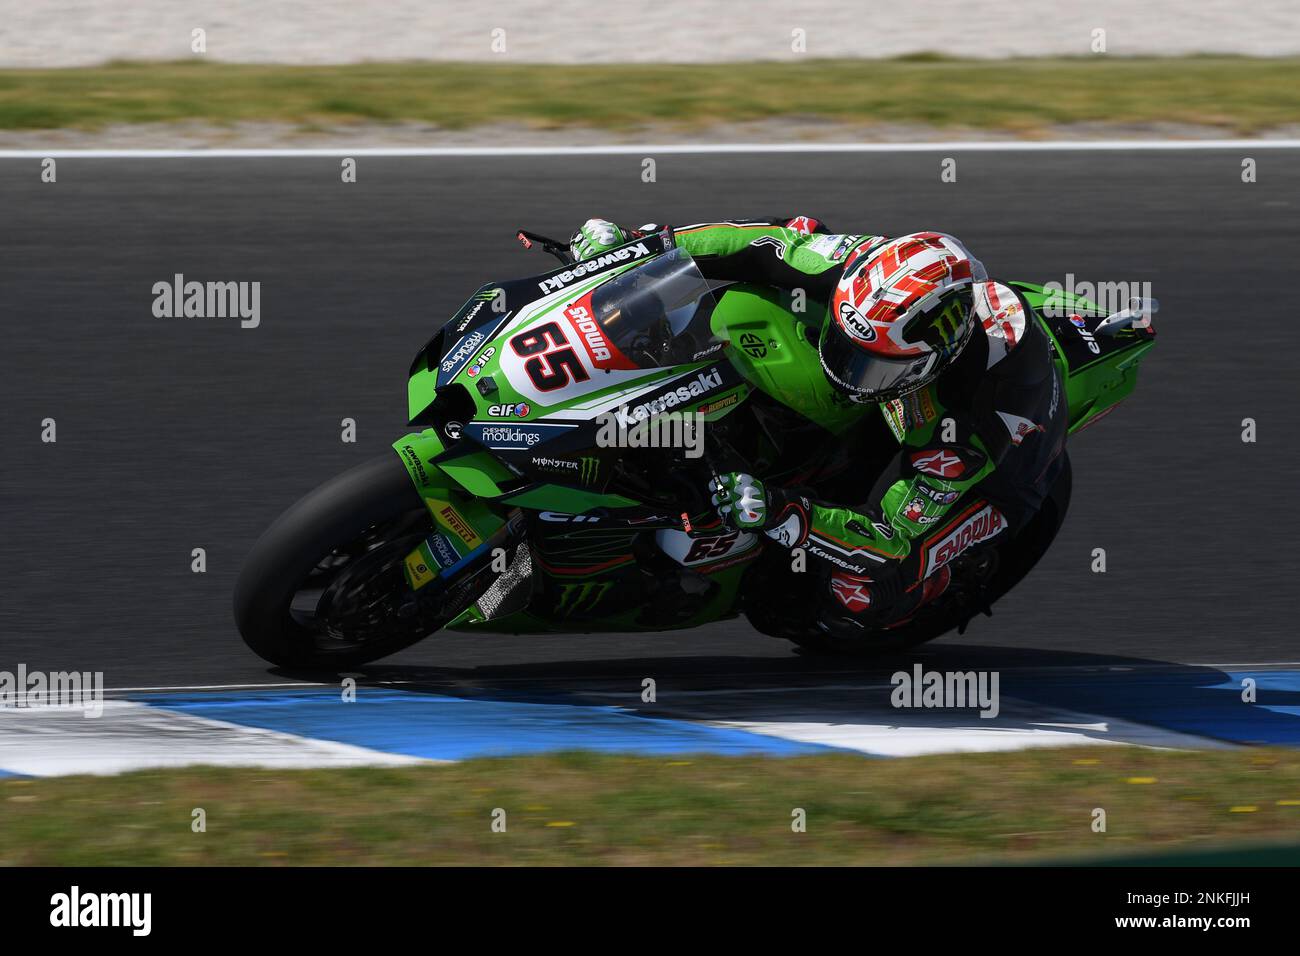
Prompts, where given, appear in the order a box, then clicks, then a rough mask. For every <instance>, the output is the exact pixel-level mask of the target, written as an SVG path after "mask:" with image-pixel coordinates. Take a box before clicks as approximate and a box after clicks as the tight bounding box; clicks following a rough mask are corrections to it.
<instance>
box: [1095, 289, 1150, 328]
mask: <svg viewBox="0 0 1300 956" xmlns="http://www.w3.org/2000/svg"><path fill="white" fill-rule="evenodd" d="M1159 309H1160V303H1159V302H1158V301H1156V300H1155V299H1139V298H1137V297H1136V296H1134V297H1133V298H1131V299H1129V300H1128V308H1126V309H1124V310H1123V311H1120V312H1116V313H1114V314H1113V315H1108V316H1106V318H1104V319H1102V320H1101V322H1100V323H1099V324H1098V325H1097V328H1095V329H1094V330H1093V335H1115V334H1117V333H1119V332H1122V331H1123V330H1124V329H1147V328H1150V327H1151V316H1153V315H1154V314H1155V313H1156V312H1157V311H1159Z"/></svg>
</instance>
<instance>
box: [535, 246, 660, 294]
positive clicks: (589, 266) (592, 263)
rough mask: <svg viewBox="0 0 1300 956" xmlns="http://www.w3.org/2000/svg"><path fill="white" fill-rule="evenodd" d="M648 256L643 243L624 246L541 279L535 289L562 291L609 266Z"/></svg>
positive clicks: (647, 249)
mask: <svg viewBox="0 0 1300 956" xmlns="http://www.w3.org/2000/svg"><path fill="white" fill-rule="evenodd" d="M648 255H650V250H649V248H647V246H646V244H645V243H644V242H638V243H637V244H636V245H634V246H624V247H623V248H621V249H615V250H613V251H612V252H607V253H605V254H604V255H600V256H597V257H596V258H594V259H588V260H586V261H585V262H577V263H574V265H573V268H572V269H565V270H564V271H563V272H560V273H558V274H556V275H553V276H550V277H549V278H546V279H543V280H542V281H541V282H539V283H537V288H539V289H541V290H542V291H543V292H555V291H556V290H557V289H563V288H564V287H565V286H566V285H568V284H569V283H571V282H575V281H577V280H578V279H581V278H582V277H583V276H586V275H591V274H593V273H596V272H600V271H602V270H604V269H606V268H608V267H609V266H614V265H618V264H619V263H621V262H627V261H628V260H630V259H640V258H642V257H643V256H648Z"/></svg>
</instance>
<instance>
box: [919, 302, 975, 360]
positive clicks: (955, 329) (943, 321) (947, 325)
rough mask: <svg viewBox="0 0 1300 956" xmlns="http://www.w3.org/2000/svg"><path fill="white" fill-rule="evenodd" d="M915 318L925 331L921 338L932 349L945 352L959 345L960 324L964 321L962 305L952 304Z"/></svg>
mask: <svg viewBox="0 0 1300 956" xmlns="http://www.w3.org/2000/svg"><path fill="white" fill-rule="evenodd" d="M917 318H918V319H919V320H921V321H920V323H918V324H920V325H921V328H923V329H924V330H925V331H924V332H922V333H921V338H922V339H923V340H924V341H926V342H928V343H930V345H931V346H933V347H934V348H936V349H938V350H940V351H945V352H946V351H948V350H951V349H954V348H956V347H957V346H958V345H959V344H960V343H961V338H962V323H963V322H964V321H965V319H966V306H965V305H964V304H963V303H961V302H952V303H949V304H948V305H947V306H945V307H944V308H942V309H939V310H937V311H935V312H931V313H924V312H923V313H922V314H921V315H920V316H918V317H917ZM925 319H929V322H925ZM904 334H907V333H904ZM913 334H914V333H913Z"/></svg>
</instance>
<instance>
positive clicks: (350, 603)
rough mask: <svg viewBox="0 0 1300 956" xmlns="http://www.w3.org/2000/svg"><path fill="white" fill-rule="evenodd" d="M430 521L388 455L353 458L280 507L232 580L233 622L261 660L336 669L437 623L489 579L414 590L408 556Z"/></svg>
mask: <svg viewBox="0 0 1300 956" xmlns="http://www.w3.org/2000/svg"><path fill="white" fill-rule="evenodd" d="M432 530H433V527H432V522H431V520H430V518H429V513H428V511H427V509H426V508H425V507H424V504H423V502H422V501H421V499H420V496H419V494H418V493H417V492H416V490H415V488H414V486H413V485H412V484H411V479H410V477H409V476H408V474H407V472H406V469H405V467H403V465H402V463H401V460H400V459H399V458H398V457H397V456H396V455H395V454H387V455H383V456H381V457H379V458H376V459H373V460H372V461H369V462H366V463H365V464H363V465H358V466H357V467H356V468H353V469H352V470H350V471H346V472H344V473H343V474H341V475H339V476H338V477H336V478H333V479H331V480H330V481H327V482H326V483H325V484H323V485H321V486H320V487H319V488H317V489H315V490H314V491H312V492H310V493H309V494H308V495H307V496H306V497H304V498H302V499H301V500H299V501H298V502H297V503H296V504H294V505H293V506H292V507H290V508H289V510H288V511H286V512H285V513H284V514H282V515H281V516H280V517H279V518H278V519H276V521H275V523H274V524H272V525H271V527H269V528H268V529H267V530H266V532H265V533H264V534H263V535H262V537H261V538H259V539H258V540H257V543H256V544H254V545H253V549H252V551H250V552H249V555H248V558H247V559H246V560H245V562H244V567H243V570H242V571H241V572H240V575H239V580H238V582H237V583H236V585H235V623H236V624H237V625H238V627H239V633H240V635H242V637H243V638H244V643H246V644H247V645H248V646H249V647H250V648H252V650H253V651H254V652H255V653H256V654H257V655H258V656H259V657H261V658H262V659H263V660H266V661H269V662H270V663H272V664H277V665H279V666H282V667H297V668H311V669H320V668H326V669H340V668H347V667H353V666H356V665H358V664H364V663H366V662H367V661H373V660H376V659H377V658H380V657H386V656H387V655H389V654H393V653H395V652H397V651H400V650H402V649H403V648H405V647H409V646H411V645H412V644H414V643H416V642H417V641H419V640H421V639H422V638H424V637H425V636H427V635H428V634H430V633H431V632H433V631H435V630H437V629H439V628H441V627H443V626H444V625H446V624H447V623H448V622H449V621H451V620H452V619H453V618H455V617H456V616H457V615H458V614H460V613H461V612H462V611H464V610H465V608H467V607H469V605H470V604H472V603H473V602H474V601H475V600H477V598H478V597H479V594H480V593H481V592H482V590H484V588H486V586H487V584H488V583H489V582H488V580H487V578H488V577H490V576H488V575H482V574H477V575H475V574H466V575H462V576H461V577H459V578H458V579H456V580H455V581H454V582H452V583H450V584H447V583H443V582H440V581H434V582H431V583H430V584H428V585H426V586H425V587H424V588H421V589H420V590H419V591H412V590H411V588H410V586H409V585H408V584H407V582H406V576H405V574H404V573H403V562H404V559H405V557H406V556H407V555H408V554H410V552H411V551H412V550H413V549H414V548H415V547H416V546H417V545H419V543H420V541H421V540H423V538H424V537H425V536H427V535H428V534H429V533H430V532H431V531H432Z"/></svg>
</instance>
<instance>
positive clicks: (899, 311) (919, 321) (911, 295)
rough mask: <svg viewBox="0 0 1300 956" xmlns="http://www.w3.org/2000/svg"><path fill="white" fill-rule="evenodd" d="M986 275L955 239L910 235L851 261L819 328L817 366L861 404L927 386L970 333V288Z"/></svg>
mask: <svg viewBox="0 0 1300 956" xmlns="http://www.w3.org/2000/svg"><path fill="white" fill-rule="evenodd" d="M987 278H988V274H987V273H986V272H985V270H984V266H983V265H982V264H981V263H980V261H979V260H978V259H976V258H975V257H974V256H972V255H971V254H970V252H969V251H968V250H967V249H966V247H965V246H963V245H962V244H961V243H960V242H958V241H957V240H956V239H954V238H953V237H952V236H948V235H944V234H943V233H939V232H916V233H912V234H911V235H907V236H900V237H899V238H897V239H890V240H888V241H886V242H883V243H880V244H878V245H876V246H872V247H869V248H866V249H864V250H863V251H862V252H860V253H859V254H858V255H856V256H854V257H851V258H850V259H849V261H848V262H847V263H846V264H845V266H844V274H843V275H842V276H841V277H840V281H839V285H838V286H836V289H835V295H834V296H833V297H832V299H831V314H830V317H829V319H828V320H827V322H826V324H825V326H824V327H823V329H822V337H821V347H820V354H821V363H822V369H823V370H824V371H825V372H826V375H827V377H828V378H830V380H831V381H832V382H834V383H835V384H836V385H838V386H839V387H840V388H842V389H844V390H845V391H846V392H848V393H849V394H850V395H851V396H852V397H853V398H855V399H856V400H858V401H862V402H868V401H870V402H881V401H886V400H888V399H891V398H897V397H898V396H899V395H904V394H906V393H908V392H911V391H915V390H916V389H918V388H922V387H923V386H925V385H927V384H929V383H930V382H932V381H934V379H935V377H936V376H937V375H938V374H939V373H940V372H941V371H943V369H944V368H946V367H947V366H948V364H949V363H951V362H952V360H953V359H954V358H955V357H956V356H957V354H958V353H959V352H960V351H961V350H962V348H963V347H964V346H965V345H966V343H967V342H968V341H969V340H970V336H971V331H972V330H973V329H974V328H975V324H976V322H975V318H974V315H973V312H972V286H973V284H974V283H976V282H982V281H984V280H985V279H987Z"/></svg>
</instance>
